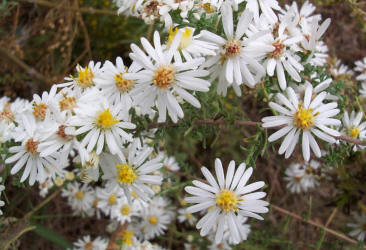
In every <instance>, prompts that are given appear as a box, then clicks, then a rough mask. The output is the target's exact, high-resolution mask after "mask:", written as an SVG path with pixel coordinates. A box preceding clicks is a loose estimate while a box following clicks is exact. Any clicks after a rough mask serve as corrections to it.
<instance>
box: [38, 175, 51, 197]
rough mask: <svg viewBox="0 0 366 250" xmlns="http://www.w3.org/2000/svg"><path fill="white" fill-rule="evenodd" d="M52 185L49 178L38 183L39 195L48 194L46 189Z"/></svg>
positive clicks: (44, 195)
mask: <svg viewBox="0 0 366 250" xmlns="http://www.w3.org/2000/svg"><path fill="white" fill-rule="evenodd" d="M53 186H54V184H53V182H52V181H51V180H50V179H47V180H46V181H45V182H43V183H39V186H38V188H39V195H40V196H41V197H42V198H44V197H46V195H47V194H48V190H49V189H50V188H52V187H53Z"/></svg>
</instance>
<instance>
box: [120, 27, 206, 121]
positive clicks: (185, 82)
mask: <svg viewBox="0 0 366 250" xmlns="http://www.w3.org/2000/svg"><path fill="white" fill-rule="evenodd" d="M181 37H182V33H181V32H178V33H177V34H176V35H175V37H174V40H173V41H172V43H171V45H170V46H169V49H163V48H162V46H161V44H160V36H159V33H158V32H157V31H156V32H155V33H154V46H155V48H153V47H152V45H151V44H150V43H149V42H148V40H146V39H145V38H141V43H142V46H143V47H144V49H145V51H146V52H147V53H148V55H149V57H148V56H147V55H146V54H145V53H144V52H143V51H142V50H141V49H140V48H138V47H137V46H136V45H135V44H132V45H131V49H132V51H133V53H131V54H130V57H131V59H132V60H134V62H137V63H139V64H140V65H142V66H143V70H141V71H139V72H137V73H127V74H126V76H125V78H126V79H131V80H136V87H135V88H136V91H138V92H139V93H138V94H137V95H136V98H135V102H136V105H141V107H142V108H143V109H144V110H146V109H150V108H151V107H153V106H156V107H157V109H158V111H159V119H158V120H159V121H160V122H164V121H165V120H166V111H167V110H168V114H169V116H170V118H171V119H172V120H173V122H177V121H178V118H183V116H184V113H183V110H182V108H181V107H180V105H179V103H178V101H177V99H176V97H175V95H177V96H180V97H181V98H183V99H184V100H185V101H187V102H188V103H190V104H192V105H193V106H194V107H196V108H200V107H201V104H200V103H199V101H198V100H197V99H196V98H195V97H194V96H193V95H192V94H190V93H189V92H188V91H186V90H185V89H189V90H193V91H204V92H206V91H208V90H209V86H210V82H209V81H207V80H203V79H201V78H200V77H204V76H207V75H208V73H209V72H208V71H206V70H200V69H197V67H198V66H200V65H201V64H202V63H203V61H204V58H196V59H192V60H190V61H187V62H185V63H179V62H172V59H173V55H174V53H175V52H176V51H177V49H178V46H179V44H180V41H181Z"/></svg>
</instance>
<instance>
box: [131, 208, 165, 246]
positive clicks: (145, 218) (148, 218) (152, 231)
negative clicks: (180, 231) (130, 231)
mask: <svg viewBox="0 0 366 250" xmlns="http://www.w3.org/2000/svg"><path fill="white" fill-rule="evenodd" d="M171 221H172V218H171V216H169V214H167V213H166V212H165V210H164V209H161V208H157V207H155V206H149V207H148V208H144V209H143V210H142V221H141V223H140V224H139V225H138V228H139V229H140V231H141V232H140V235H139V237H141V238H142V239H144V240H150V239H153V238H155V237H157V236H160V235H163V234H164V231H166V230H167V229H168V225H169V224H170V222H171Z"/></svg>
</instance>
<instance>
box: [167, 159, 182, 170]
mask: <svg viewBox="0 0 366 250" xmlns="http://www.w3.org/2000/svg"><path fill="white" fill-rule="evenodd" d="M163 166H164V167H166V168H167V169H168V170H169V171H179V169H180V166H179V164H178V162H177V161H176V160H175V157H174V156H169V157H166V158H165V159H164V161H163Z"/></svg>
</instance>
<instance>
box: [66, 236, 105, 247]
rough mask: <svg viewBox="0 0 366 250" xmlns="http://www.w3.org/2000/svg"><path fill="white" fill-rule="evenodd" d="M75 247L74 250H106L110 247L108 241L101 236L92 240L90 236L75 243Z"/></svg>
mask: <svg viewBox="0 0 366 250" xmlns="http://www.w3.org/2000/svg"><path fill="white" fill-rule="evenodd" d="M73 245H74V248H73V250H105V249H107V246H108V240H107V239H104V238H102V237H99V236H98V237H97V238H95V239H94V240H91V238H90V236H89V235H86V236H83V237H82V238H81V239H78V241H77V242H74V243H73Z"/></svg>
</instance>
